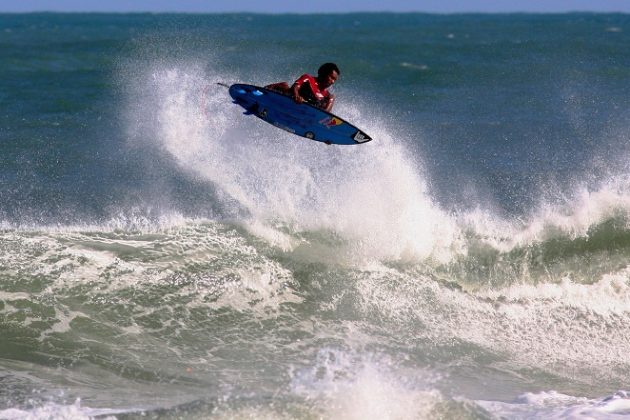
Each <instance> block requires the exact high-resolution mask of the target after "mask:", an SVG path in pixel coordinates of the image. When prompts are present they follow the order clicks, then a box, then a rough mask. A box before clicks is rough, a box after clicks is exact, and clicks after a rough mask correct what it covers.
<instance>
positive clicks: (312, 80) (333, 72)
mask: <svg viewBox="0 0 630 420" xmlns="http://www.w3.org/2000/svg"><path fill="white" fill-rule="evenodd" d="M340 74H341V72H340V71H339V67H337V65H336V64H335V63H325V64H322V65H321V66H320V67H319V70H317V77H313V76H311V75H310V74H303V75H302V76H300V77H299V78H298V79H297V80H296V81H295V82H294V83H293V85H292V86H289V84H288V83H287V82H279V83H273V84H270V85H267V86H265V87H266V88H267V89H271V90H275V91H276V92H280V93H283V94H285V95H290V96H291V97H292V98H293V100H295V102H297V103H302V102H308V103H310V104H312V105H315V106H316V107H318V108H321V109H323V110H324V111H328V112H330V111H331V110H332V107H333V103H334V102H335V95H334V94H332V93H330V92H328V88H329V87H331V86H332V85H333V84H335V82H336V81H337V79H338V78H339V75H340Z"/></svg>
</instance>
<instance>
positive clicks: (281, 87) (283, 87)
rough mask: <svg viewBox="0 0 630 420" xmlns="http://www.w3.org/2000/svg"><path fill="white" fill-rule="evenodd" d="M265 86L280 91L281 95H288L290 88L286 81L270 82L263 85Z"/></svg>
mask: <svg viewBox="0 0 630 420" xmlns="http://www.w3.org/2000/svg"><path fill="white" fill-rule="evenodd" d="M265 88H267V89H269V90H274V91H276V92H279V93H282V94H283V95H288V94H289V91H290V90H291V88H290V87H289V84H288V83H287V82H279V83H272V84H270V85H267V86H265Z"/></svg>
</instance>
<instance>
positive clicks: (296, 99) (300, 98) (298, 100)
mask: <svg viewBox="0 0 630 420" xmlns="http://www.w3.org/2000/svg"><path fill="white" fill-rule="evenodd" d="M293 100H294V101H295V103H296V104H301V103H302V102H304V98H302V97H301V96H300V95H295V96H294V97H293Z"/></svg>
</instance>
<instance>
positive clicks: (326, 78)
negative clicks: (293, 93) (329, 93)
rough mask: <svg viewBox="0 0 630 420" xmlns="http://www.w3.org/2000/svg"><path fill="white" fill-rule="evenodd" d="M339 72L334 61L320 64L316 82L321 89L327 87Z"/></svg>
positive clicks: (332, 82)
mask: <svg viewBox="0 0 630 420" xmlns="http://www.w3.org/2000/svg"><path fill="white" fill-rule="evenodd" d="M340 74H341V72H340V71H339V67H337V65H336V64H335V63H325V64H322V65H321V66H320V68H319V70H317V82H318V84H319V87H321V88H322V89H326V88H329V87H330V86H332V85H333V84H334V83H335V82H336V81H337V78H338V77H339V75H340Z"/></svg>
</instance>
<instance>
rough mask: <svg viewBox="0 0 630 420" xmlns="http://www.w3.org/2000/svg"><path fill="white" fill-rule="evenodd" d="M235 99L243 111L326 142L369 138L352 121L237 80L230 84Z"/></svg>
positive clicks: (367, 140) (304, 135)
mask: <svg viewBox="0 0 630 420" xmlns="http://www.w3.org/2000/svg"><path fill="white" fill-rule="evenodd" d="M229 92H230V96H231V97H232V99H234V103H236V104H238V105H240V106H242V107H243V108H245V114H251V115H255V116H257V117H258V118H260V119H262V120H263V121H265V122H267V123H269V124H272V125H274V126H276V127H278V128H281V129H283V130H286V131H288V132H290V133H293V134H296V135H298V136H302V137H305V138H307V139H310V140H315V141H320V142H323V143H327V144H340V145H350V144H363V143H367V142H369V141H370V140H372V138H371V137H370V136H368V135H367V134H366V133H365V132H363V131H361V130H360V129H358V128H357V127H355V126H354V125H352V124H350V123H349V122H347V121H345V120H344V119H343V118H340V117H338V116H336V115H334V114H332V113H330V112H326V111H324V110H322V109H320V108H317V107H315V106H313V105H311V104H307V103H301V104H297V103H295V101H294V100H293V98H290V97H289V96H285V95H283V94H281V93H279V92H275V91H272V90H269V89H266V88H264V87H260V86H254V85H248V84H242V83H236V84H233V85H232V86H230V87H229Z"/></svg>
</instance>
